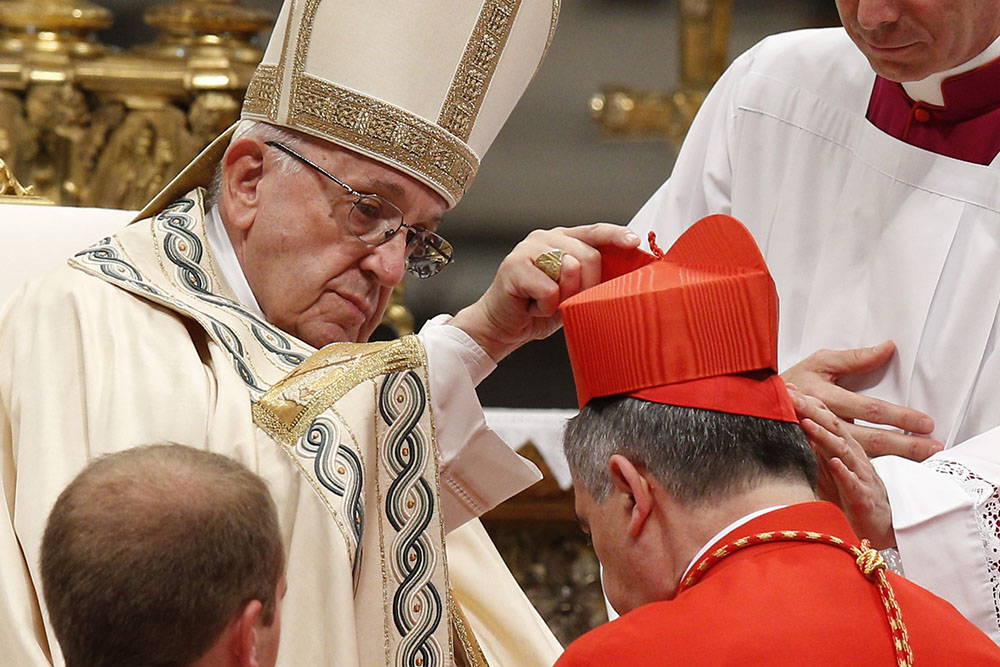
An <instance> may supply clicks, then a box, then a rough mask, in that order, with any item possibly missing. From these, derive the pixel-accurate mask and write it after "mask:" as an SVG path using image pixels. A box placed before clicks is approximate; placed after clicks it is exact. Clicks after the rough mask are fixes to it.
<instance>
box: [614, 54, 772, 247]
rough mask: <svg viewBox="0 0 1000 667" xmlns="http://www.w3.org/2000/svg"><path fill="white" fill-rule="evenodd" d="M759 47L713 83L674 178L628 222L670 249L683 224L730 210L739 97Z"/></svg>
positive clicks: (736, 62) (672, 174)
mask: <svg viewBox="0 0 1000 667" xmlns="http://www.w3.org/2000/svg"><path fill="white" fill-rule="evenodd" d="M755 51H756V49H751V50H750V51H748V52H747V53H745V54H743V55H742V56H740V57H739V58H737V59H736V61H735V62H733V64H732V65H731V66H730V67H729V69H728V70H726V72H725V74H723V75H722V78H720V79H719V81H718V82H717V83H716V84H715V86H713V87H712V90H711V91H710V92H709V94H708V97H706V98H705V102H704V103H703V104H702V106H701V108H700V109H699V110H698V114H697V115H696V116H695V119H694V122H693V123H692V124H691V129H690V130H689V131H688V134H687V137H686V138H685V139H684V145H683V146H682V147H681V150H680V153H679V154H678V156H677V161H676V162H675V163H674V168H673V172H672V173H671V175H670V178H668V179H667V181H666V182H664V183H663V185H661V186H660V188H659V189H658V190H657V191H656V193H655V194H653V196H652V197H650V199H649V200H648V201H647V202H646V203H645V204H644V205H643V206H642V208H641V209H639V212H638V213H636V215H635V217H634V218H633V219H632V222H631V223H629V227H630V228H631V229H632V231H634V232H635V233H636V234H638V235H639V236H640V237H641V238H643V239H645V238H646V235H647V234H648V233H649V232H650V231H653V232H655V233H656V242H657V245H659V246H660V247H661V248H663V249H664V250H665V249H667V248H669V247H670V246H671V245H672V244H673V242H674V241H676V240H677V237H678V236H680V235H681V233H682V232H684V230H685V229H687V228H688V227H690V226H691V225H692V224H694V223H695V222H697V221H698V220H700V219H702V218H703V217H705V216H706V215H712V214H715V213H724V214H727V215H728V214H730V213H731V211H732V187H733V172H732V163H733V159H732V158H733V156H732V151H733V150H734V146H735V145H736V137H737V133H738V128H737V114H736V101H735V96H736V93H737V91H738V89H739V87H740V85H741V82H742V80H743V77H744V76H746V74H747V72H748V71H749V69H750V66H751V64H752V62H753V57H754V53H755Z"/></svg>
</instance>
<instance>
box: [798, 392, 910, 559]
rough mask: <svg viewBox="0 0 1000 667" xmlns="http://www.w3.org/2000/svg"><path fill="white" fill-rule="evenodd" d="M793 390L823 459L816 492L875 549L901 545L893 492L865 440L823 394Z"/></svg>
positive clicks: (805, 428)
mask: <svg viewBox="0 0 1000 667" xmlns="http://www.w3.org/2000/svg"><path fill="white" fill-rule="evenodd" d="M789 393H790V394H791V396H792V404H793V405H794V406H795V413H796V415H797V416H798V418H799V420H800V423H801V425H802V430H803V431H804V432H805V434H806V437H808V438H809V444H810V445H812V449H813V452H815V454H816V460H817V463H818V464H819V480H818V483H817V488H816V493H817V495H818V496H819V497H820V498H821V499H822V500H828V501H830V502H832V503H835V504H836V505H838V506H839V507H840V509H842V510H843V511H844V514H846V515H847V520H848V521H849V522H850V524H851V528H853V529H854V532H855V533H857V534H858V537H861V538H867V539H869V540H871V543H872V546H873V547H875V548H876V549H887V548H889V547H894V546H896V534H895V532H894V531H893V528H892V508H891V507H890V505H889V495H888V494H887V493H886V490H885V485H884V484H883V483H882V478H880V477H879V476H878V473H877V472H876V471H875V467H874V466H873V465H872V464H871V461H869V460H868V457H867V456H866V455H865V452H864V450H863V449H861V445H860V444H858V441H857V440H855V439H854V438H853V437H852V436H851V434H850V432H849V431H848V430H847V429H846V428H845V426H846V424H845V423H844V422H843V421H841V420H840V419H838V418H837V415H835V414H833V413H832V412H830V411H829V410H828V409H827V408H826V406H825V405H823V403H822V402H821V401H820V400H819V399H816V398H813V397H812V396H806V395H804V394H802V393H800V392H798V391H796V389H795V387H794V385H793V386H790V387H789Z"/></svg>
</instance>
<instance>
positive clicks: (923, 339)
mask: <svg viewBox="0 0 1000 667" xmlns="http://www.w3.org/2000/svg"><path fill="white" fill-rule="evenodd" d="M874 80H875V74H874V72H872V70H871V68H870V67H869V66H868V63H867V61H866V60H865V58H864V56H863V55H862V54H861V53H860V52H859V51H858V49H857V48H856V47H855V46H854V45H853V44H852V43H851V41H850V39H849V38H848V37H847V35H846V33H845V32H844V31H843V30H842V29H827V30H809V31H799V32H794V33H788V34H784V35H777V36H774V37H769V38H767V39H765V40H764V41H763V42H761V43H760V44H758V45H757V46H756V47H754V48H753V49H751V50H750V51H748V52H747V53H745V54H744V55H742V56H741V57H740V58H738V59H737V60H736V61H735V62H734V63H733V65H732V66H731V67H730V68H729V70H728V71H727V72H726V74H725V75H724V76H723V78H722V79H721V80H720V81H719V83H718V84H717V85H716V86H715V88H714V89H713V90H712V92H711V93H710V95H709V96H708V99H707V100H706V101H705V104H704V106H703V107H702V109H701V111H700V112H699V114H698V117H697V119H696V120H695V122H694V124H693V126H692V128H691V132H690V134H689V135H688V137H687V140H686V142H685V144H684V147H683V148H682V150H681V152H680V155H679V157H678V160H677V163H676V165H675V167H674V171H673V173H672V175H671V176H670V179H669V180H668V181H667V182H666V183H665V184H664V185H663V186H662V187H661V188H660V189H659V191H657V193H656V194H655V195H653V197H652V198H651V199H650V200H649V201H648V202H647V203H646V205H645V206H643V208H642V209H641V210H640V211H639V213H638V214H637V215H636V217H635V219H634V220H633V221H632V223H631V227H632V229H633V230H634V231H636V232H637V233H638V234H639V235H640V236H645V234H646V232H647V231H649V230H653V231H655V232H656V233H657V242H658V243H659V245H660V246H661V247H664V248H666V247H669V246H670V244H671V243H672V242H673V240H674V239H675V238H676V237H677V236H678V235H679V234H680V233H681V232H682V231H683V230H684V229H686V228H687V226H688V225H690V224H692V223H693V222H694V221H696V220H698V219H700V218H701V217H703V216H705V215H708V214H711V213H727V214H730V215H732V216H734V217H736V218H737V219H739V220H740V221H742V222H743V223H744V224H745V225H746V226H747V227H748V228H749V229H750V231H751V232H752V233H753V235H754V237H755V238H756V240H757V242H758V244H759V245H760V248H761V251H762V252H763V254H764V257H765V259H766V260H767V263H768V267H769V268H770V270H771V273H772V275H773V276H774V280H775V283H776V284H777V288H778V294H779V297H780V300H781V303H780V308H781V316H780V330H779V335H778V356H779V362H780V366H781V369H782V370H784V369H787V368H788V367H789V366H792V365H793V364H795V363H797V362H799V361H801V360H802V359H804V358H805V357H807V356H809V355H810V354H812V353H814V352H816V351H817V350H820V349H823V348H833V349H849V348H855V347H863V346H869V345H875V344H877V343H880V342H882V341H883V340H886V339H889V338H891V339H893V340H895V342H896V346H897V354H896V356H895V358H894V359H893V360H892V362H891V363H890V364H889V365H888V366H887V367H886V368H885V369H882V370H881V371H879V372H877V373H874V374H872V375H871V376H868V377H862V378H854V379H853V380H852V382H851V383H850V384H849V385H848V383H847V382H845V383H844V384H845V386H848V387H849V388H851V389H853V390H857V391H861V392H863V393H865V394H867V395H871V396H876V397H878V398H882V399H885V400H888V401H891V402H893V403H897V404H901V405H907V406H910V407H913V408H916V409H918V410H921V411H923V412H926V413H927V414H929V415H931V417H933V418H934V420H935V424H936V429H935V432H934V437H935V438H938V439H940V440H941V441H943V442H945V443H946V445H947V446H948V447H952V448H953V449H946V450H945V451H944V452H942V453H940V454H938V455H936V456H934V457H932V458H931V459H929V460H928V461H927V462H925V463H923V464H915V463H912V462H909V461H905V460H902V459H899V458H897V457H883V458H882V459H878V460H877V462H876V465H877V466H878V468H879V472H880V473H881V474H882V476H883V479H884V480H885V483H886V486H887V487H888V489H889V495H890V500H891V503H892V508H893V523H894V526H895V530H896V537H897V539H898V543H899V550H900V553H901V556H902V562H903V568H904V570H905V573H906V575H907V576H908V577H910V578H912V579H913V580H914V581H916V582H917V583H919V584H921V585H923V586H925V587H927V588H929V589H930V590H931V591H933V592H935V593H937V594H938V595H940V596H942V597H944V598H946V599H947V600H948V601H950V602H951V603H952V604H954V605H955V606H956V607H958V609H959V610H960V611H961V612H962V613H963V614H964V615H966V616H967V617H968V618H969V619H970V620H972V621H973V622H974V623H976V625H978V626H979V627H980V628H981V629H982V630H984V631H985V632H986V633H987V634H989V635H990V637H992V638H993V639H994V641H1000V593H998V587H1000V583H998V582H1000V567H998V559H1000V556H998V554H1000V539H998V537H997V535H1000V523H998V517H1000V503H998V501H997V487H998V485H1000V465H998V464H997V463H996V462H997V461H1000V442H998V443H997V446H996V447H993V448H992V450H991V452H990V454H989V457H990V458H991V459H992V461H994V463H993V465H991V466H988V467H985V468H979V469H974V468H973V464H972V463H966V462H958V460H959V459H961V452H962V451H963V447H964V445H961V444H959V443H962V442H963V441H965V440H967V439H968V438H971V437H972V436H975V435H976V434H978V433H982V432H984V431H987V430H989V429H991V428H994V427H996V426H997V425H998V424H1000V408H998V407H997V403H996V397H997V395H998V394H1000V354H998V353H1000V351H998V350H997V345H996V343H997V335H998V330H997V322H998V314H1000V170H998V169H997V165H996V164H994V165H989V166H983V165H978V164H972V163H968V162H963V161H960V160H956V159H953V158H949V157H944V156H941V155H937V154H934V153H931V152H928V151H925V150H922V149H920V148H916V147H914V146H910V145H908V144H906V143H903V142H901V141H898V140H897V139H895V138H893V137H891V136H889V135H887V134H885V133H883V132H882V131H880V130H879V129H877V128H876V127H874V126H873V125H872V124H871V123H869V122H868V121H867V120H866V118H865V112H866V109H867V106H868V101H869V97H870V95H871V92H872V86H873V83H874ZM994 439H997V440H1000V436H996V437H995V438H994ZM980 442H981V440H980ZM979 451H980V452H982V451H984V450H983V449H982V447H980V448H979ZM913 496H919V498H914V497H913Z"/></svg>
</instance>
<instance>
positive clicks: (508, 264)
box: [451, 222, 639, 361]
mask: <svg viewBox="0 0 1000 667" xmlns="http://www.w3.org/2000/svg"><path fill="white" fill-rule="evenodd" d="M608 245H613V246H617V247H620V248H635V247H638V245H639V237H638V236H636V235H635V234H634V233H633V232H631V231H630V230H629V229H628V228H627V227H621V226H619V225H614V224H611V223H606V222H604V223H601V222H599V223H595V224H592V225H584V226H581V227H557V228H555V229H550V230H536V231H533V232H531V233H530V234H528V236H527V238H525V239H524V240H523V241H521V242H520V243H519V244H517V246H515V247H514V249H513V250H512V251H511V253H510V254H509V255H507V257H506V258H505V259H504V260H503V262H502V263H501V264H500V268H499V269H498V270H497V274H496V278H494V280H493V283H492V284H491V285H490V286H489V288H488V289H487V290H486V292H485V293H484V294H483V296H482V297H480V298H479V300H478V301H476V302H475V303H473V304H472V305H470V306H467V307H466V308H463V309H462V310H461V311H459V312H458V314H457V315H455V317H454V319H453V320H452V321H451V324H453V325H454V326H456V327H459V328H461V329H462V330H464V331H465V332H466V333H468V334H469V335H470V336H472V338H473V340H475V341H476V342H477V343H478V344H479V345H480V346H481V347H482V348H483V349H484V350H485V351H486V353H487V354H489V355H490V357H491V358H492V359H493V360H494V361H500V360H501V359H503V358H504V357H506V356H507V355H508V354H510V353H511V352H513V351H514V350H516V349H517V348H518V347H520V346H522V345H524V344H525V343H527V342H529V341H532V340H538V339H541V338H545V337H546V336H549V335H551V334H552V333H553V332H555V331H556V330H557V329H559V327H560V326H561V324H562V321H561V320H560V318H559V312H558V307H559V304H560V302H562V301H563V300H565V299H567V298H569V297H571V296H573V295H574V294H576V293H577V292H580V291H581V290H584V289H587V288H588V287H593V286H594V285H596V284H597V283H599V282H600V281H601V254H600V248H601V247H602V246H608ZM552 251H562V253H564V254H562V255H561V258H560V259H559V260H558V261H557V263H556V264H555V267H557V268H556V269H555V270H556V271H557V277H553V276H552V275H550V274H549V273H547V272H546V271H545V270H544V269H543V268H540V267H539V264H541V263H542V262H540V261H538V259H539V257H540V256H542V255H543V254H545V253H550V252H552ZM560 264H561V265H560ZM550 270H552V269H550Z"/></svg>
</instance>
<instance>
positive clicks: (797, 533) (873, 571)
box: [677, 530, 913, 667]
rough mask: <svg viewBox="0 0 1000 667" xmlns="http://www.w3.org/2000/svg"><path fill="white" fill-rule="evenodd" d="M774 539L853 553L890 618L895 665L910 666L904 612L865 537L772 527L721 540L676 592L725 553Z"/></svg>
mask: <svg viewBox="0 0 1000 667" xmlns="http://www.w3.org/2000/svg"><path fill="white" fill-rule="evenodd" d="M773 542H815V543H817V544H826V545H828V546H831V547H836V548H838V549H840V550H841V551H846V552H847V553H849V554H851V555H852V556H854V558H855V563H856V564H857V566H858V570H860V572H861V574H863V575H864V576H865V578H866V579H868V580H869V581H871V582H872V583H874V584H875V586H876V588H878V593H879V598H880V599H881V600H882V606H883V607H885V615H886V619H887V620H888V621H889V629H890V631H891V633H892V643H893V650H894V651H895V653H896V665H897V667H912V665H913V650H912V649H911V648H910V634H909V632H908V631H907V630H906V624H905V623H903V612H902V610H900V608H899V603H898V602H896V594H895V592H894V591H893V590H892V584H890V583H889V578H888V577H887V576H886V564H885V559H884V558H882V554H880V553H879V552H878V551H876V550H875V549H872V548H871V543H870V542H869V541H868V540H862V541H861V547H860V548H859V547H856V546H854V545H852V544H847V543H846V542H845V541H844V540H842V539H840V538H839V537H836V536H834V535H827V534H825V533H816V532H813V531H804V530H783V531H781V532H773V531H771V532H766V533H757V534H756V535H748V536H747V537H741V538H740V539H738V540H734V541H732V542H729V543H728V544H724V545H722V546H721V547H719V548H718V549H716V550H715V551H712V552H710V553H708V554H705V556H703V557H702V558H701V560H699V561H698V563H697V564H696V565H695V566H694V567H692V568H691V570H690V574H688V576H686V577H685V578H684V580H683V581H682V582H681V585H680V586H679V587H678V589H677V592H678V593H681V592H682V591H685V590H687V589H688V588H691V587H692V586H694V585H695V584H696V583H698V581H699V580H700V579H701V578H702V577H703V576H704V574H705V573H706V572H708V571H709V570H710V569H712V566H713V565H715V564H717V563H718V562H719V561H721V560H722V559H723V558H725V557H726V556H731V555H732V554H734V553H735V552H737V551H740V550H741V549H745V548H747V547H752V546H756V545H758V544H770V543H773Z"/></svg>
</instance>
